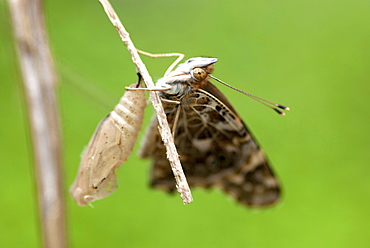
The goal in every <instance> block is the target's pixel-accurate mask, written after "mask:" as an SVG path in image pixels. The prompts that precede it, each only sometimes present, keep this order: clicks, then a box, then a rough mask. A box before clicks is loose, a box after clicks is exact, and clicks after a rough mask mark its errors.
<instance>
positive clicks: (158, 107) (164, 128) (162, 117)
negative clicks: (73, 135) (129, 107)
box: [100, 0, 193, 204]
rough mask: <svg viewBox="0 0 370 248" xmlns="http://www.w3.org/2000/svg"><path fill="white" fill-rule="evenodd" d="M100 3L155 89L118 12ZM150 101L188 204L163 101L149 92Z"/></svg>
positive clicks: (188, 195)
mask: <svg viewBox="0 0 370 248" xmlns="http://www.w3.org/2000/svg"><path fill="white" fill-rule="evenodd" d="M100 3H101V4H102V5H103V7H104V10H105V12H106V13H107V15H108V18H109V20H110V21H111V22H112V24H113V25H114V27H115V28H116V30H117V32H118V34H119V35H120V37H121V39H122V41H123V42H124V43H125V45H126V47H127V50H128V51H129V52H130V54H131V58H132V61H133V62H134V64H135V65H136V67H137V69H138V71H139V72H140V73H141V75H142V76H143V79H144V82H145V84H146V86H147V87H148V88H154V83H153V80H152V78H151V77H150V75H149V72H148V70H147V69H146V67H145V64H144V63H143V61H142V60H141V58H140V56H139V54H138V51H137V49H136V47H135V46H134V43H133V42H132V41H131V39H130V35H129V33H128V32H127V31H126V29H125V28H124V26H123V25H122V23H121V21H120V20H119V18H118V16H117V15H116V12H115V11H114V9H113V8H112V6H111V5H110V3H109V1H108V0H100ZM149 94H150V100H151V101H152V103H153V107H154V109H155V111H156V113H157V118H158V123H159V127H158V128H159V132H160V134H161V136H162V140H163V143H164V145H165V147H166V150H167V159H168V161H169V162H170V165H171V168H172V172H173V174H174V177H175V180H176V185H177V191H178V192H179V193H180V195H181V197H182V200H183V203H184V204H188V203H190V202H192V201H193V198H192V195H191V192H190V188H189V185H188V182H187V180H186V177H185V174H184V171H183V169H182V166H181V163H180V159H179V155H178V153H177V150H176V146H175V143H174V140H173V136H172V134H171V130H170V128H169V126H168V123H167V117H166V114H165V113H164V110H163V106H162V103H161V100H160V99H159V96H158V94H157V92H156V91H149Z"/></svg>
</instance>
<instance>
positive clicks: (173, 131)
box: [161, 98, 181, 139]
mask: <svg viewBox="0 0 370 248" xmlns="http://www.w3.org/2000/svg"><path fill="white" fill-rule="evenodd" d="M161 101H162V102H165V103H169V104H176V105H177V106H176V114H175V119H174V121H173V125H172V137H173V138H174V139H175V130H176V127H177V123H178V121H179V116H180V104H181V103H180V101H174V100H168V99H164V98H161Z"/></svg>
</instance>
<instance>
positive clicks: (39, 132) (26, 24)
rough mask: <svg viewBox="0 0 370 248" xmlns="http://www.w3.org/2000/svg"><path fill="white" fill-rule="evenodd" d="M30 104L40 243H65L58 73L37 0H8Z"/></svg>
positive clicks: (62, 245) (60, 246)
mask: <svg viewBox="0 0 370 248" xmlns="http://www.w3.org/2000/svg"><path fill="white" fill-rule="evenodd" d="M8 1H9V6H10V12H11V16H12V22H13V29H14V35H15V42H16V46H17V50H18V57H19V63H20V66H21V72H22V77H23V84H24V89H25V94H26V98H27V105H28V116H29V125H30V129H31V134H32V145H33V152H34V161H35V172H36V178H35V180H36V182H37V186H38V187H37V189H38V202H39V213H40V219H41V230H42V236H43V237H42V239H43V245H44V247H47V248H49V247H53V248H54V247H55V248H65V247H67V239H66V224H65V208H64V204H65V203H64V197H63V192H62V178H61V176H62V163H61V147H60V136H59V122H58V109H57V104H56V96H55V86H56V76H55V71H54V64H53V60H52V57H51V55H50V50H49V45H48V40H47V36H46V31H45V30H46V29H45V23H44V15H43V6H42V1H41V0H8Z"/></svg>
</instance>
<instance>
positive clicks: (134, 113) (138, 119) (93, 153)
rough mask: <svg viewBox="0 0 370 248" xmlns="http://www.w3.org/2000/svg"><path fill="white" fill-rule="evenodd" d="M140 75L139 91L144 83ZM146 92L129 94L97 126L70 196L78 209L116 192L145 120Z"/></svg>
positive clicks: (130, 92) (83, 156)
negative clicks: (120, 172)
mask: <svg viewBox="0 0 370 248" xmlns="http://www.w3.org/2000/svg"><path fill="white" fill-rule="evenodd" d="M138 75H139V80H138V83H137V84H132V85H131V86H130V87H131V88H134V87H136V88H137V87H139V85H140V83H141V81H142V79H141V75H140V74H138ZM145 106H146V98H145V92H144V91H139V90H137V91H126V92H125V93H124V95H123V96H122V98H121V99H120V101H119V103H118V104H117V105H116V106H115V108H114V110H113V111H112V112H111V113H110V114H109V115H108V116H107V117H105V118H104V119H103V120H102V121H101V122H100V124H99V125H98V127H97V129H96V131H95V133H94V134H93V136H92V138H91V140H90V142H89V144H88V146H87V148H86V150H85V151H84V153H83V155H82V160H81V163H80V167H79V170H78V174H77V177H76V179H75V181H74V183H73V185H72V186H71V189H70V193H71V195H72V197H73V199H74V200H75V201H76V203H77V204H78V205H79V206H85V205H86V204H89V203H91V202H93V201H96V200H99V199H102V198H105V197H107V196H108V195H110V194H111V193H112V192H113V191H114V190H115V189H116V188H117V179H116V169H117V168H118V167H120V166H121V165H122V164H123V163H124V162H125V161H126V160H127V159H128V157H129V156H130V153H131V151H132V149H133V146H134V145H135V142H136V139H137V135H138V133H139V131H140V129H141V125H142V122H143V117H144V108H145Z"/></svg>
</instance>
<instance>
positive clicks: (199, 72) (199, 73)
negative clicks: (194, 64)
mask: <svg viewBox="0 0 370 248" xmlns="http://www.w3.org/2000/svg"><path fill="white" fill-rule="evenodd" d="M192 74H193V75H192V76H193V78H195V79H196V80H197V81H202V80H204V79H206V77H207V72H206V71H205V70H203V69H202V68H195V69H194V70H193V71H192Z"/></svg>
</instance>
